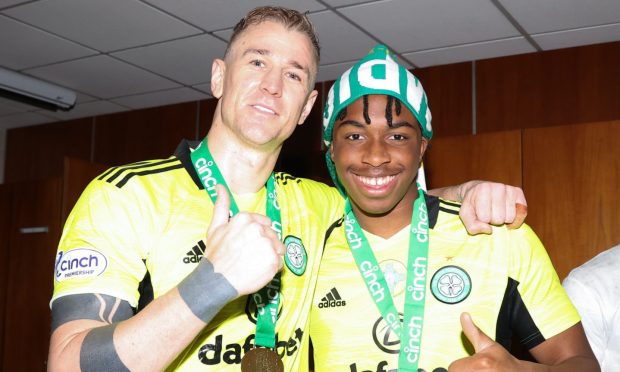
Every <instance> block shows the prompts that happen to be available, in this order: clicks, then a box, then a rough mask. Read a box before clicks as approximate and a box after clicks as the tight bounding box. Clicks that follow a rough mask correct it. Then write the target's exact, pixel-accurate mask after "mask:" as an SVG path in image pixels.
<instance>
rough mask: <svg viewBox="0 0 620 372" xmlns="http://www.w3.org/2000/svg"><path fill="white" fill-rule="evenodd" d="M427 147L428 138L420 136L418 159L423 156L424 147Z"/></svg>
mask: <svg viewBox="0 0 620 372" xmlns="http://www.w3.org/2000/svg"><path fill="white" fill-rule="evenodd" d="M427 147H428V140H427V139H426V138H424V137H420V161H422V158H423V157H424V153H425V152H426V148H427Z"/></svg>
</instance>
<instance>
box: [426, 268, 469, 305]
mask: <svg viewBox="0 0 620 372" xmlns="http://www.w3.org/2000/svg"><path fill="white" fill-rule="evenodd" d="M431 293H432V294H433V296H435V298H436V299H438V300H439V301H441V302H443V303H445V304H458V303H459V302H461V301H463V300H464V299H466V298H467V296H469V294H470V293H471V279H470V278H469V275H468V274H467V272H465V270H463V269H461V268H460V267H458V266H444V267H442V268H441V269H439V270H437V272H435V274H434V275H433V279H431Z"/></svg>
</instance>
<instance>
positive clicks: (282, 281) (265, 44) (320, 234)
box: [48, 7, 522, 371]
mask: <svg viewBox="0 0 620 372" xmlns="http://www.w3.org/2000/svg"><path fill="white" fill-rule="evenodd" d="M318 60H319V48H318V42H317V39H316V36H315V34H314V30H313V28H312V24H311V23H310V21H309V20H308V18H307V17H306V16H305V15H303V14H300V13H299V12H297V11H293V10H289V9H284V8H279V7H260V8H257V9H255V10H253V11H251V12H250V13H249V14H248V15H247V16H246V17H245V18H244V19H243V20H242V21H240V22H239V24H238V25H237V26H236V27H235V29H234V33H233V36H232V37H231V42H230V44H229V45H228V48H227V50H226V53H225V57H224V59H223V60H221V59H217V60H215V61H214V62H213V65H212V79H211V87H212V92H213V95H214V96H215V97H217V98H218V104H217V107H216V110H215V114H214V117H213V122H212V125H211V128H210V130H209V133H208V135H207V136H206V137H205V138H204V140H203V141H200V142H195V143H194V142H187V141H183V142H182V143H181V144H180V145H179V147H178V149H177V151H176V152H175V154H174V155H173V156H172V157H170V158H169V159H164V160H151V161H144V162H138V163H134V164H130V165H126V166H120V167H114V168H111V169H110V170H108V171H106V172H105V173H103V174H102V175H101V176H99V177H98V178H97V179H95V180H93V181H92V182H91V184H90V185H89V186H88V187H87V188H86V190H85V191H84V193H83V194H82V196H81V198H80V200H79V201H78V203H77V204H76V206H75V208H74V209H73V211H72V212H71V215H70V216H69V218H68V220H67V223H66V226H65V229H64V231H63V235H62V238H61V241H60V245H59V248H58V255H57V259H56V265H55V281H54V285H55V287H54V295H53V298H52V300H51V308H52V318H53V320H52V335H51V343H50V352H49V362H48V366H49V369H50V370H59V369H63V370H65V369H67V370H77V369H82V370H106V371H107V370H148V371H153V370H162V369H175V370H176V369H181V370H196V369H201V368H205V367H212V368H214V369H217V370H218V371H220V370H235V371H236V370H238V369H239V366H240V365H241V367H242V369H247V370H256V369H261V368H263V367H262V366H266V365H268V366H270V368H275V369H274V370H278V369H285V370H299V369H301V370H304V369H306V368H307V365H308V361H307V358H308V355H307V354H308V352H307V344H308V331H307V326H308V321H307V320H308V314H309V311H310V309H309V305H310V301H311V298H312V294H313V291H314V286H315V283H316V274H317V271H318V267H319V260H320V257H321V252H322V246H323V241H324V240H323V239H324V237H325V232H326V231H327V229H328V228H329V226H330V225H331V224H332V223H333V222H334V221H335V220H337V219H338V218H339V213H340V212H339V211H340V210H341V208H342V203H343V201H342V198H341V197H340V195H339V194H338V193H337V192H336V191H335V190H334V189H332V188H329V187H328V186H326V185H324V184H321V183H318V182H315V181H311V180H306V179H300V178H295V177H292V176H290V175H287V174H285V173H274V171H273V169H274V166H275V164H276V160H277V157H278V154H279V152H280V149H281V147H282V144H283V142H284V140H286V139H287V138H288V137H289V136H290V135H291V133H292V132H293V130H294V129H295V127H296V126H297V125H300V124H302V123H303V122H304V120H305V118H306V117H307V115H308V114H309V113H310V109H311V108H312V105H313V103H314V101H315V99H316V97H317V91H316V90H313V87H314V79H315V77H316V73H317V68H318ZM500 187H501V186H500ZM473 191H475V189H474V190H473ZM453 192H454V191H453ZM506 197H507V199H509V200H512V203H510V205H511V206H512V205H514V200H515V198H516V199H519V198H521V197H522V195H519V194H518V192H517V194H516V196H515V194H514V193H511V192H508V193H507V194H506ZM511 198H512V199H511ZM497 202H498V203H499V205H500V206H505V205H506V202H505V200H499V201H497ZM508 209H511V208H508ZM511 210H512V209H511ZM502 211H503V209H502ZM500 214H501V216H500V217H499V220H498V219H497V218H496V217H497V216H495V217H493V219H491V222H500V223H503V222H504V216H503V214H502V213H500ZM507 218H509V221H510V219H512V218H514V212H512V216H510V212H509V213H508V217H507ZM209 221H210V223H209ZM487 222H488V221H487ZM205 233H206V234H205ZM255 345H256V346H260V347H258V348H257V347H254V346H255Z"/></svg>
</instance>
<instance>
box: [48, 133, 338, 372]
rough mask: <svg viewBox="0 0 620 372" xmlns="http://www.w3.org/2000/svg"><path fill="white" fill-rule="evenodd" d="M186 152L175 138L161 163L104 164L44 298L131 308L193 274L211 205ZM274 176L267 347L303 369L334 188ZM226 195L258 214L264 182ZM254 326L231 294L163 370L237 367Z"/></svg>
mask: <svg viewBox="0 0 620 372" xmlns="http://www.w3.org/2000/svg"><path fill="white" fill-rule="evenodd" d="M191 145H192V146H194V145H197V143H195V144H191ZM189 151H190V144H189V143H188V142H185V141H184V142H183V143H181V145H180V146H179V149H177V152H176V153H175V155H174V156H173V157H171V158H169V159H164V160H153V161H146V162H139V163H135V164H130V165H126V166H121V167H115V168H111V169H109V170H108V171H106V172H105V173H103V174H102V175H101V176H99V177H98V178H97V179H95V180H93V181H92V182H91V183H90V185H89V186H88V187H87V188H86V190H85V191H84V193H83V194H82V196H81V198H80V200H79V201H78V203H77V204H76V206H75V208H74V209H73V211H72V212H71V215H70V216H69V218H68V220H67V223H66V225H65V228H64V230H63V235H62V238H61V241H60V246H59V249H58V254H57V260H56V270H55V278H54V294H53V298H52V302H53V301H54V300H55V299H57V298H59V297H62V296H66V295H70V294H81V293H102V294H107V295H110V296H114V297H118V298H121V299H123V300H126V301H128V302H129V303H130V304H131V306H133V307H138V305H139V303H140V304H143V303H145V302H148V300H149V298H148V297H149V292H150V293H152V297H154V298H157V297H159V296H161V295H162V294H164V293H165V292H167V291H168V290H170V289H171V288H174V287H175V286H176V285H177V284H178V283H179V282H180V281H181V280H182V279H183V278H185V277H186V276H187V275H188V274H189V273H190V272H191V271H192V270H194V268H195V267H196V265H197V264H198V262H199V260H200V258H201V257H202V255H203V252H204V249H205V236H206V231H207V228H208V226H209V223H210V220H211V216H212V212H213V203H212V202H211V200H210V199H209V197H208V195H207V193H206V192H205V190H204V189H203V187H202V185H201V184H200V180H199V179H198V177H197V175H196V172H195V170H194V168H193V167H192V164H191V160H190V159H189ZM275 180H276V191H277V195H278V204H279V205H280V208H281V215H282V225H283V231H282V237H283V242H284V245H285V246H286V255H285V267H284V269H283V271H282V276H281V281H282V286H281V294H280V308H279V315H278V320H277V324H276V333H277V334H276V350H277V352H278V354H279V355H280V356H281V357H282V360H283V363H284V366H285V370H287V371H291V370H292V371H297V370H306V369H307V365H308V358H307V357H308V347H307V345H308V317H309V311H310V309H309V307H310V302H311V299H312V295H313V292H314V286H315V284H316V275H317V272H318V268H319V260H320V258H321V253H322V247H323V243H324V239H325V234H326V231H327V229H328V228H329V226H331V225H332V224H333V223H334V221H336V220H338V219H339V218H340V214H341V213H342V208H343V200H342V197H341V196H340V194H339V193H338V192H337V191H336V190H335V189H333V188H330V187H328V186H326V185H324V184H321V183H318V182H315V181H311V180H307V179H301V178H295V177H293V176H290V175H288V174H285V173H277V174H276V176H275ZM233 197H234V198H235V201H236V202H237V205H238V206H239V209H240V210H242V211H251V212H256V213H262V214H264V213H265V188H263V189H262V190H261V191H260V192H259V193H257V194H251V195H233ZM205 290H206V291H207V290H208V284H207V285H205ZM255 322H256V306H255V304H254V301H253V300H251V299H250V297H248V296H243V297H241V298H238V299H237V300H235V301H233V302H231V303H229V304H227V305H226V306H225V307H224V308H223V309H222V310H221V311H220V312H219V313H218V314H217V315H216V317H215V318H214V319H213V320H212V321H211V322H210V323H209V324H208V325H207V326H206V327H205V328H204V329H203V330H202V332H201V333H200V334H199V335H198V336H197V337H196V338H195V339H194V341H193V342H192V343H191V344H190V345H189V346H188V347H187V349H186V350H185V351H184V352H183V353H181V354H180V355H179V357H178V358H177V360H175V361H174V362H173V363H172V364H171V365H170V366H169V368H170V369H175V370H197V369H204V368H205V367H212V368H213V369H215V370H218V371H224V370H231V371H238V370H239V366H240V363H241V358H242V357H243V355H244V353H245V352H247V351H248V350H249V349H250V347H251V346H252V345H253V344H254V333H255V330H256V325H255Z"/></svg>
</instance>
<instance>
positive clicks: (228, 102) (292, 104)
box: [211, 21, 317, 147]
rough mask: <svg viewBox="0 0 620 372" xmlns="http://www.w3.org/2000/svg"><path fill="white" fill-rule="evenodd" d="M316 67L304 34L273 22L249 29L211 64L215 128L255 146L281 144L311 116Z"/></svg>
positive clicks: (311, 49)
mask: <svg viewBox="0 0 620 372" xmlns="http://www.w3.org/2000/svg"><path fill="white" fill-rule="evenodd" d="M316 69H317V66H316V62H315V57H314V51H313V46H312V43H311V41H310V40H309V39H308V37H307V36H306V35H305V34H303V33H301V32H299V31H296V30H289V29H287V28H285V27H284V26H282V25H281V24H280V23H277V22H274V21H265V22H263V23H260V24H257V25H252V26H249V27H248V28H247V29H246V30H245V31H244V32H243V33H242V34H240V35H239V36H238V37H237V38H236V39H235V41H234V43H233V45H232V46H231V47H230V50H229V53H228V54H227V57H226V60H225V61H222V60H216V61H214V63H213V69H212V81H211V89H212V91H213V95H214V96H215V97H217V98H220V101H219V103H218V111H216V116H215V118H214V125H217V124H219V123H220V122H221V123H222V124H223V125H224V126H225V127H226V128H227V129H228V130H229V131H230V132H232V133H234V135H235V136H236V137H237V138H239V139H241V140H242V141H243V142H245V143H247V144H248V145H250V146H253V147H264V146H268V147H279V146H281V145H282V143H283V142H284V140H285V139H287V138H288V137H289V136H290V135H291V134H292V133H293V130H294V129H295V126H296V125H298V124H301V123H303V122H304V120H305V119H306V117H307V116H308V114H309V113H310V110H311V108H312V105H313V104H314V100H315V99H316V96H317V91H315V90H312V87H313V85H314V76H315V75H316Z"/></svg>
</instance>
